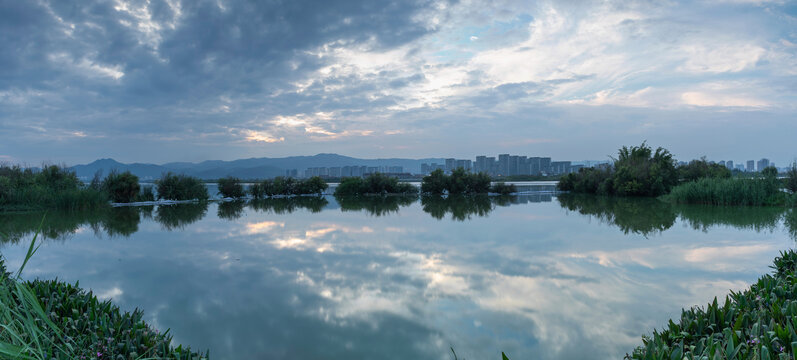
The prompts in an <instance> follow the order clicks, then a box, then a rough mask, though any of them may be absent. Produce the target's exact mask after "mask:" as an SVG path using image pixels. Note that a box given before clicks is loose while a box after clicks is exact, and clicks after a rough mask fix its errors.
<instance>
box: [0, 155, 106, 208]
mask: <svg viewBox="0 0 797 360" xmlns="http://www.w3.org/2000/svg"><path fill="white" fill-rule="evenodd" d="M103 206H108V197H107V194H106V193H105V192H103V191H101V190H100V189H99V188H90V187H87V186H84V185H83V184H82V183H81V182H80V181H79V180H78V179H77V176H76V175H75V173H74V172H72V171H70V170H68V169H66V168H65V167H59V166H55V165H49V166H45V167H44V168H43V169H42V170H41V171H38V172H36V171H33V170H31V169H22V168H21V167H20V166H18V165H15V166H0V210H31V209H67V210H84V209H95V208H100V207H103Z"/></svg>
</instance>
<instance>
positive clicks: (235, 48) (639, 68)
mask: <svg viewBox="0 0 797 360" xmlns="http://www.w3.org/2000/svg"><path fill="white" fill-rule="evenodd" d="M795 138H797V3H795V2H793V1H791V2H790V1H781V2H778V1H764V0H758V1H756V0H751V1H745V0H729V1H705V2H678V1H666V0H665V1H661V0H657V1H650V2H645V1H603V2H598V1H594V2H593V1H552V2H546V1H510V0H461V1H433V0H421V1H411V0H406V1H374V0H290V1H288V0H285V1H282V0H275V1H241V0H212V1H204V0H199V1H193V0H192V1H181V0H150V1H137V0H133V1H126V0H116V1H105V0H87V1H79V2H67V1H57V0H53V1H46V0H41V1H17V0H0V161H12V162H27V163H31V164H37V163H39V162H41V161H51V162H65V163H68V164H75V163H85V162H89V161H92V160H94V159H97V158H102V157H113V158H115V159H117V160H119V161H124V162H134V161H138V162H153V163H163V162H169V161H201V160H207V159H223V160H229V159H236V158H244V157H261V156H269V157H278V156H289V155H312V154H315V153H319V152H335V153H340V154H344V155H350V156H357V157H367V158H374V157H426V156H446V157H447V156H456V157H465V158H472V157H474V156H476V155H479V154H493V155H494V154H497V153H499V152H500V153H504V152H510V153H518V154H527V155H549V156H553V157H554V158H558V159H570V160H582V159H606V157H607V155H611V154H613V153H614V152H615V151H616V149H617V148H618V147H619V146H621V145H624V144H627V145H631V144H638V143H640V142H642V141H643V140H647V141H648V143H649V144H652V145H653V146H664V147H666V148H669V149H670V150H671V151H672V152H673V153H674V154H675V155H676V157H678V158H679V159H691V158H695V157H699V156H702V155H706V156H708V157H709V158H710V159H714V160H727V159H732V160H735V161H741V160H747V159H754V158H755V159H758V158H761V157H768V158H770V159H772V160H774V161H776V162H778V163H780V164H779V165H785V163H786V162H787V161H791V160H792V159H794V158H795V156H797V146H795Z"/></svg>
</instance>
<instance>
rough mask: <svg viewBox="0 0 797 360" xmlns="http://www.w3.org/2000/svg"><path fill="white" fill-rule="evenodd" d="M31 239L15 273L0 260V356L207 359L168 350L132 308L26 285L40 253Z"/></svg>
mask: <svg viewBox="0 0 797 360" xmlns="http://www.w3.org/2000/svg"><path fill="white" fill-rule="evenodd" d="M37 237H38V233H37V234H36V235H34V237H33V240H32V241H31V244H30V247H29V248H28V252H27V254H26V256H25V259H24V261H23V263H22V266H21V267H20V269H19V271H17V273H16V274H13V275H12V274H10V273H8V272H7V271H6V268H5V264H4V261H3V259H0V323H2V325H0V357H2V358H10V359H35V360H45V359H47V360H50V359H55V360H67V359H68V360H72V359H94V360H133V359H177V360H199V359H208V358H209V352H206V353H205V354H200V353H196V352H192V351H191V349H190V348H186V349H183V347H182V346H177V347H173V346H171V340H172V337H171V335H169V332H168V331H166V332H164V333H159V332H158V330H156V329H153V328H151V327H150V326H149V325H147V324H146V323H145V322H144V321H143V320H142V318H143V313H142V312H141V311H140V310H138V309H136V310H134V311H133V312H132V313H131V312H122V311H121V310H120V309H119V307H118V306H116V305H114V304H112V303H111V302H110V300H108V301H100V300H98V299H97V297H96V296H95V295H94V294H92V293H91V292H90V291H89V292H87V291H85V290H82V289H81V288H80V287H79V285H78V284H77V283H76V284H75V285H71V284H66V283H64V282H61V281H58V280H38V279H37V280H34V281H24V280H22V279H21V277H20V275H21V273H22V270H23V269H24V268H25V265H26V264H27V263H28V261H29V260H30V258H31V257H32V256H33V254H34V253H35V252H36V249H38V247H37V246H35V244H36V238H37Z"/></svg>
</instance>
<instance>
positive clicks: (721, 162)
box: [717, 160, 725, 167]
mask: <svg viewBox="0 0 797 360" xmlns="http://www.w3.org/2000/svg"><path fill="white" fill-rule="evenodd" d="M717 165H719V166H722V167H725V160H720V161H717Z"/></svg>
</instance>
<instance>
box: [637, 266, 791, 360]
mask: <svg viewBox="0 0 797 360" xmlns="http://www.w3.org/2000/svg"><path fill="white" fill-rule="evenodd" d="M773 269H774V270H775V272H774V273H773V275H764V276H763V277H761V278H760V279H758V281H757V282H756V283H755V284H753V285H752V286H751V287H750V289H749V290H745V291H742V292H731V294H730V295H729V296H727V297H726V298H725V301H724V302H723V303H722V304H720V303H719V302H718V301H717V298H714V301H713V302H711V303H710V304H708V305H707V306H706V307H704V308H703V307H693V308H691V309H688V310H683V311H682V313H681V318H680V320H677V322H676V321H673V320H670V322H669V323H668V324H667V326H666V328H664V329H663V330H661V331H654V332H653V335H652V336H643V338H642V343H643V345H642V346H640V347H637V348H636V349H634V351H633V352H632V353H631V354H626V356H625V358H626V359H639V360H647V359H651V360H658V359H690V360H691V359H773V360H775V359H793V358H794V355H796V354H797V331H796V330H797V321H795V319H797V286H796V284H797V253H795V252H794V250H788V251H786V252H782V253H781V255H780V256H779V257H777V258H775V261H774V266H773Z"/></svg>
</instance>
